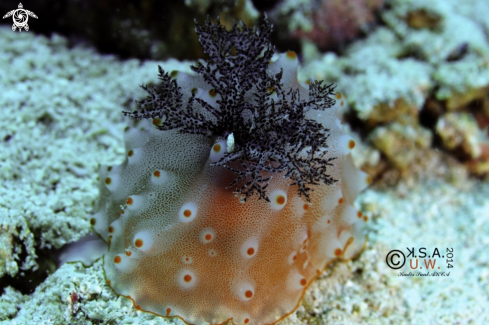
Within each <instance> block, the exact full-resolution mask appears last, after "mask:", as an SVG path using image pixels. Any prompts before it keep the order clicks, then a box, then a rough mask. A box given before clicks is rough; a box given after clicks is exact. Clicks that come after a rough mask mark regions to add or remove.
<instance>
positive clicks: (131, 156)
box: [127, 148, 143, 165]
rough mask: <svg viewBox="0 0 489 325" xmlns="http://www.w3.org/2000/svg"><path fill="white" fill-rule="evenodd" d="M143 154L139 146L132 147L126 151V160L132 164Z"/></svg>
mask: <svg viewBox="0 0 489 325" xmlns="http://www.w3.org/2000/svg"><path fill="white" fill-rule="evenodd" d="M142 156H143V150H142V149H141V148H134V149H131V150H129V151H128V152H127V162H128V163H129V164H130V165H132V164H135V163H137V162H138V161H140V160H141V157H142Z"/></svg>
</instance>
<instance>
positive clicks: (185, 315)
mask: <svg viewBox="0 0 489 325" xmlns="http://www.w3.org/2000/svg"><path fill="white" fill-rule="evenodd" d="M197 33H198V35H199V40H200V43H201V45H202V47H203V49H204V51H205V52H206V53H207V54H208V55H209V57H210V59H209V61H208V62H204V61H201V62H200V63H198V64H197V65H196V66H194V67H193V68H192V69H193V71H194V72H196V74H195V75H190V74H185V73H182V72H176V73H171V74H168V73H165V72H164V71H163V70H162V69H161V68H160V81H161V83H160V84H159V85H157V86H156V87H154V88H152V87H146V86H144V87H143V88H144V89H145V90H146V91H147V92H148V94H149V96H148V98H147V99H145V100H142V101H140V102H138V105H139V110H137V111H134V112H124V114H125V115H127V116H130V117H132V118H135V119H141V121H133V122H132V123H131V126H130V127H128V128H127V130H126V132H125V145H126V152H127V158H126V159H125V161H124V163H123V164H121V165H118V166H113V167H107V166H102V167H101V169H100V188H101V199H100V202H99V205H98V210H97V211H98V212H97V213H96V214H95V215H94V216H93V218H92V219H91V224H92V226H93V228H94V229H95V231H96V232H97V233H98V234H99V235H100V236H101V237H102V239H104V240H105V241H107V242H108V243H109V250H108V252H107V253H106V255H105V256H104V270H105V275H106V280H107V282H108V284H109V285H110V286H111V287H112V289H113V290H114V291H115V292H116V293H118V294H120V295H123V296H125V297H127V298H130V299H131V300H132V301H133V303H134V305H135V307H136V308H137V309H139V310H142V311H147V312H151V313H154V314H157V315H161V316H163V317H179V318H181V319H182V320H184V321H185V322H186V323H189V324H208V323H212V324H216V323H223V322H226V321H228V320H232V322H233V323H234V324H270V323H275V322H277V321H278V320H280V319H283V318H284V317H286V316H287V315H289V314H291V313H292V312H293V311H294V310H295V309H296V308H297V307H298V306H299V303H300V300H301V298H302V296H303V295H304V292H305V290H306V289H307V287H308V286H309V285H310V284H311V282H312V281H314V279H315V278H316V277H318V276H319V275H320V274H321V273H322V271H323V270H324V268H325V267H326V266H327V265H329V264H330V263H331V262H332V261H334V260H337V259H338V258H340V259H349V258H352V257H353V256H355V255H356V254H358V253H359V252H360V250H361V249H362V247H363V246H364V243H365V235H364V234H363V233H362V227H363V225H364V223H365V222H367V220H368V218H367V217H366V216H364V215H363V214H362V213H361V212H360V211H358V210H356V209H355V208H354V207H353V202H354V200H355V198H356V196H357V195H358V194H359V192H360V191H362V190H363V189H364V188H365V187H366V186H367V185H368V183H369V177H368V176H367V175H366V174H365V173H363V172H361V171H359V170H357V168H356V167H355V166H354V164H353V161H352V159H351V156H350V152H351V150H352V149H353V148H354V147H355V142H354V141H353V139H351V138H350V137H349V136H348V135H346V134H345V133H344V131H343V127H342V125H341V123H340V121H339V119H338V118H337V116H336V108H337V106H338V105H337V104H335V103H336V100H335V99H334V95H335V93H334V86H333V85H323V83H322V82H317V81H312V82H310V84H302V83H299V82H298V80H297V66H298V60H297V56H296V54H295V53H294V52H287V53H284V54H281V55H278V56H274V55H273V53H274V47H273V46H272V44H271V43H270V41H269V36H270V33H271V25H270V24H269V23H268V21H267V20H266V19H265V21H264V22H263V24H262V26H261V27H260V28H258V29H250V28H247V27H246V26H244V25H243V24H235V25H234V26H233V28H232V29H231V30H230V31H227V30H225V29H224V28H223V27H222V26H220V23H219V21H218V22H217V24H213V23H211V21H210V20H209V19H208V20H207V21H206V23H205V24H204V25H203V26H200V25H198V26H197Z"/></svg>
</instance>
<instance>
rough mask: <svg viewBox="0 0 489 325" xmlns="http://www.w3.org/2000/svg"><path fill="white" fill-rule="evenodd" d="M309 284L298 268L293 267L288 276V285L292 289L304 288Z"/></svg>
mask: <svg viewBox="0 0 489 325" xmlns="http://www.w3.org/2000/svg"><path fill="white" fill-rule="evenodd" d="M306 284H307V280H306V278H304V276H302V274H300V273H299V271H298V270H297V269H293V270H292V271H291V272H290V274H289V276H288V278H287V287H288V288H289V289H290V290H292V291H297V290H301V289H304V287H305V286H306Z"/></svg>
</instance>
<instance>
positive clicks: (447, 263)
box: [385, 247, 453, 276]
mask: <svg viewBox="0 0 489 325" xmlns="http://www.w3.org/2000/svg"><path fill="white" fill-rule="evenodd" d="M406 251H407V252H406V253H408V254H407V256H406V254H404V253H403V252H402V251H401V250H398V249H394V250H392V251H390V252H389V253H387V255H386V257H385V263H386V264H387V266H388V267H390V268H391V269H393V270H399V269H401V268H402V267H403V266H404V265H406V261H407V260H408V259H409V265H407V267H409V268H408V270H409V272H408V273H406V272H403V271H400V272H399V276H449V275H450V272H445V271H443V270H442V268H443V269H451V268H453V248H450V247H447V248H446V250H445V252H444V253H440V249H438V248H436V247H435V249H433V250H431V251H430V252H427V251H426V247H421V248H419V249H418V251H417V252H416V250H415V249H414V247H412V248H409V247H406ZM441 251H442V252H443V250H441ZM430 270H431V272H430ZM411 271H412V272H411Z"/></svg>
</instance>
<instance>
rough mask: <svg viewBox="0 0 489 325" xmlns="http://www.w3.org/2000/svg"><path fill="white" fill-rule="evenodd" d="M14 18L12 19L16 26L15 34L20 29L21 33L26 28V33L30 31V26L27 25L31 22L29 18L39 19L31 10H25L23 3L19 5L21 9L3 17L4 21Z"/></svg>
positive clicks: (13, 28) (13, 26)
mask: <svg viewBox="0 0 489 325" xmlns="http://www.w3.org/2000/svg"><path fill="white" fill-rule="evenodd" d="M10 16H12V19H13V20H14V24H13V25H12V30H13V31H14V32H15V30H16V29H17V28H18V29H19V32H21V31H22V28H24V29H25V30H26V31H28V30H29V25H27V21H28V20H29V16H31V17H34V18H36V19H37V16H36V14H35V13H33V12H32V11H29V10H25V9H24V6H22V3H19V8H18V9H14V10H12V11H9V12H7V13H6V14H5V16H3V19H5V18H7V17H10Z"/></svg>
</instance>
